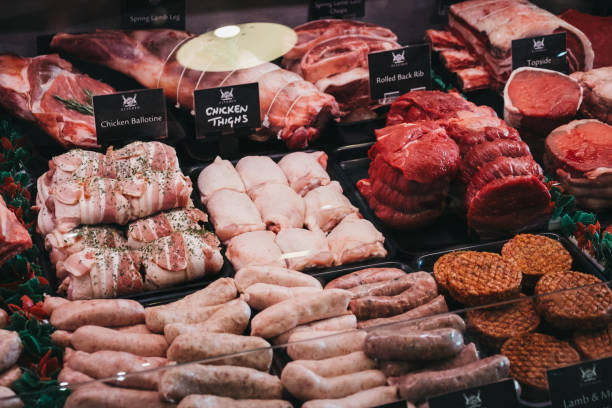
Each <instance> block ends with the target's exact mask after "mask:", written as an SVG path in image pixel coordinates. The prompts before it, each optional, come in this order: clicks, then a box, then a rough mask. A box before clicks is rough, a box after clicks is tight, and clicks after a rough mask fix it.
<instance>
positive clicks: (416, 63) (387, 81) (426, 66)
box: [368, 44, 431, 103]
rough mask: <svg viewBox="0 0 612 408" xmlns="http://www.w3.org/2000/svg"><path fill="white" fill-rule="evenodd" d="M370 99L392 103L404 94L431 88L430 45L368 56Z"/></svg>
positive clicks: (414, 46)
mask: <svg viewBox="0 0 612 408" xmlns="http://www.w3.org/2000/svg"><path fill="white" fill-rule="evenodd" d="M368 66H369V70H370V98H371V99H373V100H379V101H381V103H390V102H392V101H393V100H394V99H395V98H397V97H398V96H400V95H401V94H403V93H406V92H409V91H411V90H415V89H428V88H431V72H430V67H431V52H430V49H429V45H428V44H422V45H413V46H408V47H403V48H399V49H396V50H389V51H381V52H374V53H371V54H369V55H368Z"/></svg>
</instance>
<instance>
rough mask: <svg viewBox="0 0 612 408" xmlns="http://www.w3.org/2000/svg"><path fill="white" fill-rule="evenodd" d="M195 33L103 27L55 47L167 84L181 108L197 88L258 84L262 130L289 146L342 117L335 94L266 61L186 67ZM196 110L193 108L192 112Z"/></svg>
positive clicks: (58, 40)
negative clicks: (182, 55)
mask: <svg viewBox="0 0 612 408" xmlns="http://www.w3.org/2000/svg"><path fill="white" fill-rule="evenodd" d="M193 37H194V35H193V34H190V33H187V32H184V31H174V30H162V29H160V30H140V31H119V30H100V31H96V32H95V33H90V34H65V33H60V34H56V35H55V36H54V37H53V40H52V41H51V47H52V48H54V49H57V50H60V51H62V52H66V53H68V54H71V55H74V56H76V57H79V58H82V59H84V60H87V61H91V62H95V63H99V64H103V65H106V66H108V67H110V68H112V69H115V70H117V71H120V72H123V73H124V74H126V75H129V76H132V77H133V78H135V79H136V80H137V81H138V82H140V83H141V84H142V85H144V86H146V87H147V88H163V89H164V93H165V94H166V96H167V97H168V98H169V99H171V100H174V101H176V103H177V107H180V106H185V107H187V108H189V109H193V104H194V99H193V98H194V97H193V91H194V90H197V89H206V88H214V87H219V86H232V85H238V84H245V83H249V82H258V83H259V93H260V94H259V98H260V101H259V102H260V110H261V119H262V128H261V129H260V130H259V132H260V133H264V134H275V135H277V136H278V138H279V139H282V140H283V141H285V143H286V144H287V146H288V147H290V148H304V147H306V146H307V145H308V143H309V142H310V141H312V140H314V139H316V138H317V137H318V136H319V130H320V129H319V128H320V127H321V126H322V125H323V124H324V123H325V122H326V120H327V119H329V117H330V116H339V114H340V112H339V108H338V104H337V103H336V101H335V100H334V98H333V97H332V96H331V95H328V94H325V93H323V92H321V91H319V90H318V89H317V88H316V87H315V86H314V85H313V84H311V83H309V82H307V81H304V80H302V78H301V77H300V76H299V75H297V74H295V73H293V72H289V71H285V70H283V69H280V68H279V67H278V66H277V65H274V64H271V63H263V64H261V65H258V66H255V67H253V68H248V69H242V70H236V71H231V72H206V71H199V70H193V69H189V68H186V67H184V66H183V65H181V64H180V63H179V62H178V61H177V60H176V51H177V50H178V48H179V47H180V46H181V45H182V44H183V43H185V42H186V41H188V40H190V39H191V38H193ZM192 113H193V112H192Z"/></svg>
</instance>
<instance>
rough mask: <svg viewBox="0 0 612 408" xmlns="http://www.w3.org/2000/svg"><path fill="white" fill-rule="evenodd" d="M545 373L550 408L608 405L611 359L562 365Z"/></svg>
mask: <svg viewBox="0 0 612 408" xmlns="http://www.w3.org/2000/svg"><path fill="white" fill-rule="evenodd" d="M547 374H548V384H549V385H550V399H551V401H552V406H553V408H610V407H612V358H606V359H603V360H594V361H589V362H587V363H581V364H576V365H572V366H569V367H563V368H559V369H556V370H551V371H549V372H548V373H547Z"/></svg>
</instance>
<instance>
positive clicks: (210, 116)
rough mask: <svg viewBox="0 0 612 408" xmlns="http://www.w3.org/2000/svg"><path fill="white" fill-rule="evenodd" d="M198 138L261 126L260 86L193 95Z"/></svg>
mask: <svg viewBox="0 0 612 408" xmlns="http://www.w3.org/2000/svg"><path fill="white" fill-rule="evenodd" d="M194 99H195V115H196V137H197V138H199V139H201V138H204V137H206V135H208V134H212V133H232V132H234V131H235V130H236V129H245V128H247V129H248V128H250V129H256V128H258V127H260V126H261V116H260V111H259V86H258V84H257V83H256V82H254V83H250V84H243V85H232V86H225V87H220V88H209V89H201V90H198V91H195V92H194Z"/></svg>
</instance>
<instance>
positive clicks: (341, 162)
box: [332, 143, 548, 260]
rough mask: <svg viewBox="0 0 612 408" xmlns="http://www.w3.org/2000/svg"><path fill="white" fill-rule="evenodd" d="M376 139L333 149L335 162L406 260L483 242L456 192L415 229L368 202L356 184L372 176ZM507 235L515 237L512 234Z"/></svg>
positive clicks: (349, 189)
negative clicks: (385, 218)
mask: <svg viewBox="0 0 612 408" xmlns="http://www.w3.org/2000/svg"><path fill="white" fill-rule="evenodd" d="M371 146H372V143H362V144H359V145H354V146H345V147H340V148H338V149H336V150H334V151H333V153H332V155H333V156H334V159H335V160H334V161H333V164H334V165H335V166H336V167H337V168H338V172H339V173H340V177H341V178H342V179H343V183H344V185H343V188H344V187H345V186H346V188H345V190H346V192H347V194H351V195H352V196H351V197H350V198H351V200H352V201H355V202H356V203H357V206H358V207H359V208H360V209H362V213H363V214H364V216H366V217H367V218H368V219H370V220H374V221H373V222H374V225H375V226H376V228H378V229H379V230H380V231H382V232H383V234H384V235H385V238H387V239H388V240H391V241H392V243H393V245H394V246H395V247H396V248H397V252H398V254H399V256H400V257H401V258H402V259H404V260H412V259H414V258H415V257H416V256H418V255H420V254H423V253H426V252H429V251H433V250H436V249H438V248H445V247H449V246H452V245H459V244H463V245H469V244H477V243H479V242H482V240H481V239H480V238H479V237H478V235H477V234H476V233H473V232H472V233H471V232H470V231H469V229H468V226H467V221H466V218H465V211H464V210H463V208H462V204H461V201H460V200H459V198H458V197H457V196H455V195H453V193H452V189H451V193H450V194H449V197H448V198H447V200H448V203H447V208H446V210H445V211H444V213H443V214H442V216H441V217H440V218H438V219H437V220H435V221H434V222H433V223H432V224H431V225H428V226H425V227H421V228H418V229H414V230H400V229H394V228H392V227H388V226H386V225H385V224H384V223H383V222H382V221H381V220H380V219H378V217H377V216H376V215H375V214H374V212H373V211H372V210H371V209H370V206H369V205H368V202H367V201H366V199H365V198H364V197H363V196H362V195H361V193H360V192H359V190H358V189H357V187H356V183H357V181H359V180H361V179H363V178H367V177H368V168H369V166H370V159H368V157H367V152H368V150H369V149H370V147H371ZM547 227H548V223H547V222H543V223H542V224H541V225H539V226H538V227H537V228H535V231H538V232H541V231H546V229H547ZM507 238H511V235H508V236H507Z"/></svg>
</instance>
